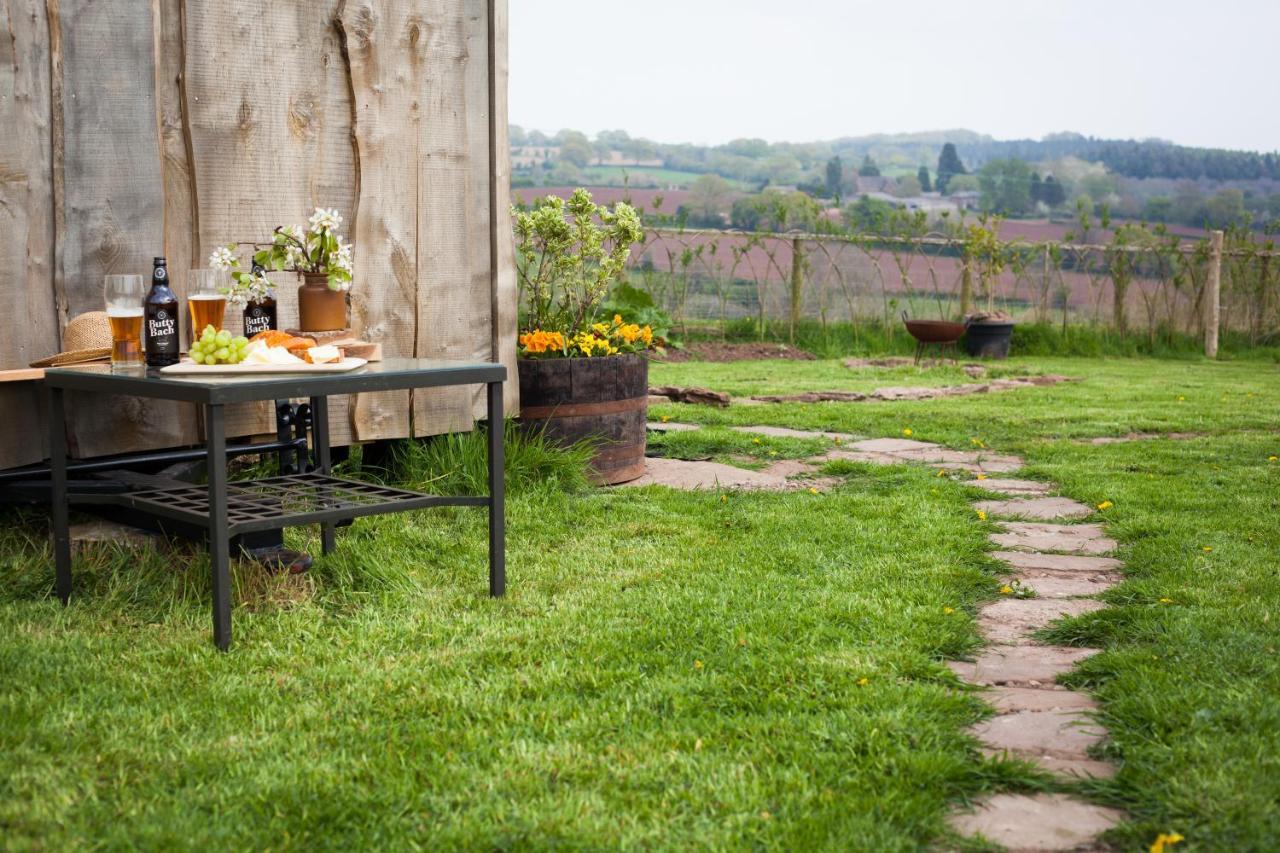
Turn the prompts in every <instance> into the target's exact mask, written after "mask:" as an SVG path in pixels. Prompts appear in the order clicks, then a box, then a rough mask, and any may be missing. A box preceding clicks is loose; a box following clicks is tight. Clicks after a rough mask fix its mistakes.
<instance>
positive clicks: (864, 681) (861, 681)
mask: <svg viewBox="0 0 1280 853" xmlns="http://www.w3.org/2000/svg"><path fill="white" fill-rule="evenodd" d="M870 683H871V679H870V678H867V677H866V676H865V675H864V676H863V677H862V678H859V679H858V682H857V684H858V686H859V687H866V686H867V685H868V684H870Z"/></svg>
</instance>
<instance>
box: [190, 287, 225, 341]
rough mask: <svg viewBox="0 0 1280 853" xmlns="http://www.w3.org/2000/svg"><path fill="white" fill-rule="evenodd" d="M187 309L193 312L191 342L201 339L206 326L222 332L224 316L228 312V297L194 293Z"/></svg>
mask: <svg viewBox="0 0 1280 853" xmlns="http://www.w3.org/2000/svg"><path fill="white" fill-rule="evenodd" d="M187 309H188V310H189V311H190V312H191V340H193V341H194V340H195V339H196V338H199V337H200V334H201V333H202V332H203V331H204V327H205V326H213V328H215V329H217V330H218V331H222V315H223V314H225V313H226V310H227V297H225V296H223V295H222V294H213V293H193V294H192V295H191V296H188V297H187Z"/></svg>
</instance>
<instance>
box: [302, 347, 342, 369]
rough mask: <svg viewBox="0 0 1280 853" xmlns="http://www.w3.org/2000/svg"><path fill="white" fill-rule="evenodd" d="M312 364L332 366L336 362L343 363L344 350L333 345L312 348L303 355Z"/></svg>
mask: <svg viewBox="0 0 1280 853" xmlns="http://www.w3.org/2000/svg"><path fill="white" fill-rule="evenodd" d="M303 358H305V359H306V360H307V361H308V362H309V363H311V364H330V363H332V362H336V361H342V350H340V349H338V348H337V347H335V346H334V345H333V344H325V345H324V346H322V347H312V348H311V349H309V350H307V351H306V352H305V353H304V354H303Z"/></svg>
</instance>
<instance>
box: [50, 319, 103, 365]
mask: <svg viewBox="0 0 1280 853" xmlns="http://www.w3.org/2000/svg"><path fill="white" fill-rule="evenodd" d="M62 345H63V346H64V347H66V349H64V350H63V351H62V352H60V353H58V354H57V355H51V356H49V357H48V358H42V359H40V360H39V361H33V362H31V366H32V367H61V366H63V365H67V364H84V363H86V362H90V361H101V360H102V359H105V358H110V357H111V324H110V322H109V321H108V320H107V313H106V312H105V311H90V312H88V313H87V314H81V315H80V316H79V317H73V318H72V320H71V322H69V323H67V328H66V329H64V330H63V332H62Z"/></svg>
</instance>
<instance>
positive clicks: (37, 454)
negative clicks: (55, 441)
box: [0, 382, 49, 471]
mask: <svg viewBox="0 0 1280 853" xmlns="http://www.w3.org/2000/svg"><path fill="white" fill-rule="evenodd" d="M42 396H43V395H42V394H41V393H40V383H38V382H6V383H4V384H3V385H0V411H3V412H5V413H6V414H5V417H3V418H0V471H3V470H4V469H6V468H17V467H19V466H20V465H31V464H34V463H36V462H39V461H41V460H42V459H45V458H46V457H48V455H49V435H48V430H47V428H46V426H45V424H46V419H45V408H44V401H43V400H42V399H41V398H42Z"/></svg>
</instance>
